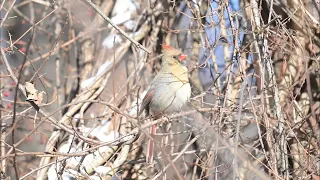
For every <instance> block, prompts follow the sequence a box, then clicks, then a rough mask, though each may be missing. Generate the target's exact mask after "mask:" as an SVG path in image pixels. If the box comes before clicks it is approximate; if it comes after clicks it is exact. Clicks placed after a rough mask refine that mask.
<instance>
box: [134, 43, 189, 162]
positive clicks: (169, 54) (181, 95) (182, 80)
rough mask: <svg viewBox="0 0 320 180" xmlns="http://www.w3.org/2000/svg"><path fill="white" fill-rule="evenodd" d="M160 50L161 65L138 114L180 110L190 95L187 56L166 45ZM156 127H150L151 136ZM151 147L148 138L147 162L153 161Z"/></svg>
mask: <svg viewBox="0 0 320 180" xmlns="http://www.w3.org/2000/svg"><path fill="white" fill-rule="evenodd" d="M162 52H163V57H162V67H161V69H160V71H159V73H158V74H157V75H156V77H155V78H154V80H153V81H152V83H151V86H150V89H149V91H148V92H147V94H146V96H145V97H144V98H143V101H142V104H141V107H140V111H139V115H140V114H141V113H142V112H143V110H145V111H146V115H147V116H148V115H151V116H152V117H154V118H155V119H157V118H159V117H160V116H161V115H162V114H164V113H165V114H168V113H172V112H176V111H180V110H181V108H182V106H183V105H184V104H185V103H186V102H187V101H188V99H189V98H190V95H191V87H190V84H189V79H188V70H187V67H186V63H185V59H186V57H187V56H186V55H184V54H182V53H181V51H179V50H177V49H175V48H173V47H171V46H168V45H162ZM156 129H157V127H156V125H153V126H152V127H151V129H150V134H151V136H153V135H154V134H155V133H156ZM153 149H154V142H153V140H151V139H149V142H148V147H147V155H146V161H147V162H148V163H151V162H152V161H153Z"/></svg>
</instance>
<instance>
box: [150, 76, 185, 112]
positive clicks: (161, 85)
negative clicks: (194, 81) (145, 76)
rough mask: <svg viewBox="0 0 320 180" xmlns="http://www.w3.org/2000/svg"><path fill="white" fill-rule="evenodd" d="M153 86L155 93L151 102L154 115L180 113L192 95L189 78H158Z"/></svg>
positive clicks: (151, 110)
mask: <svg viewBox="0 0 320 180" xmlns="http://www.w3.org/2000/svg"><path fill="white" fill-rule="evenodd" d="M185 76H186V75H185ZM153 85H154V89H155V92H154V96H153V98H152V100H151V102H150V112H151V113H152V114H158V113H163V112H165V113H172V112H177V111H180V110H181V108H182V106H183V105H184V104H185V103H186V102H187V101H188V99H189V98H190V95H191V87H190V84H189V81H188V79H187V76H186V77H183V78H180V79H179V77H176V76H174V75H172V74H171V75H164V76H162V77H158V79H157V82H156V83H155V84H153Z"/></svg>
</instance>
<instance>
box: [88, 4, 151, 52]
mask: <svg viewBox="0 0 320 180" xmlns="http://www.w3.org/2000/svg"><path fill="white" fill-rule="evenodd" d="M86 1H87V2H88V4H89V5H90V6H91V7H92V8H93V9H95V10H96V11H97V12H98V13H99V14H100V15H101V16H102V17H103V19H105V20H106V21H107V22H108V23H110V24H111V26H113V27H114V28H115V29H116V30H117V31H119V33H120V34H122V35H123V36H124V37H126V38H127V39H128V40H129V41H131V42H132V43H133V44H134V45H136V46H137V47H138V48H140V49H142V50H144V51H145V52H147V53H148V54H150V53H151V51H149V50H148V49H147V48H146V47H144V46H142V45H141V44H140V43H138V42H137V41H135V40H134V39H132V38H131V37H130V36H129V35H127V34H126V33H125V32H124V31H123V30H122V29H121V28H119V27H118V26H117V25H115V24H114V23H112V21H111V19H109V18H108V17H107V16H106V15H105V14H104V13H103V12H102V11H101V10H100V9H99V8H98V7H97V6H96V5H95V4H93V2H92V1H91V0H86Z"/></svg>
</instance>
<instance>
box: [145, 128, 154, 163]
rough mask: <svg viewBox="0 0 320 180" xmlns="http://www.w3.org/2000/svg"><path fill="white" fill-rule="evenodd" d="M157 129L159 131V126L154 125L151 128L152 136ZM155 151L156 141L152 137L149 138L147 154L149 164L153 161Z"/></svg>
mask: <svg viewBox="0 0 320 180" xmlns="http://www.w3.org/2000/svg"><path fill="white" fill-rule="evenodd" d="M156 131H157V126H156V125H152V126H151V128H150V135H151V137H152V138H153V137H154V135H155V134H156ZM153 152H154V141H153V140H152V139H149V141H148V146H147V155H146V162H147V163H149V164H150V163H152V161H153Z"/></svg>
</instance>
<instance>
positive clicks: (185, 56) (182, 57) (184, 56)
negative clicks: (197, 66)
mask: <svg viewBox="0 0 320 180" xmlns="http://www.w3.org/2000/svg"><path fill="white" fill-rule="evenodd" d="M186 58H187V55H184V54H182V53H181V54H180V55H179V59H180V61H184V60H185V59H186Z"/></svg>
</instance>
